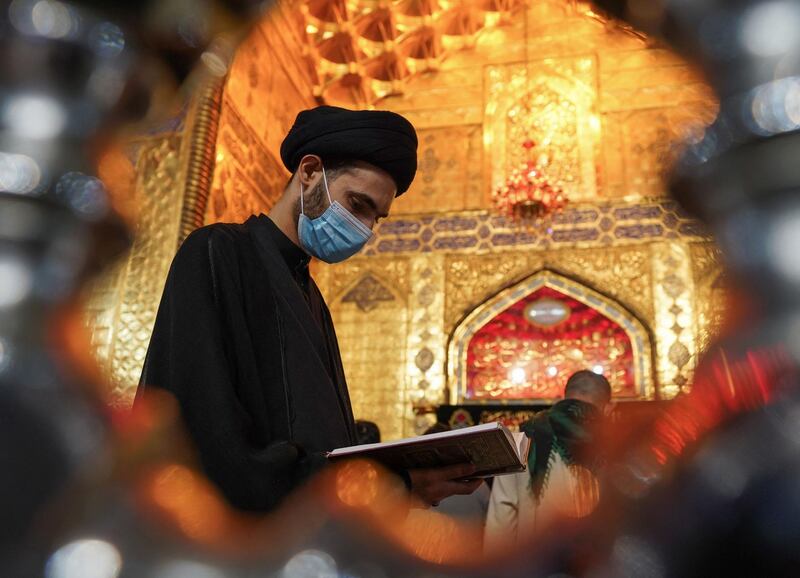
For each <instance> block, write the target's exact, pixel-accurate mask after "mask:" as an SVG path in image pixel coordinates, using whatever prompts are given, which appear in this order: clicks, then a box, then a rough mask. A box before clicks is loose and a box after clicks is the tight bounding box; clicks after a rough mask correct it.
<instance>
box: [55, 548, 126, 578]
mask: <svg viewBox="0 0 800 578" xmlns="http://www.w3.org/2000/svg"><path fill="white" fill-rule="evenodd" d="M121 569H122V555H121V554H120V552H119V550H118V549H117V547H116V546H114V545H113V544H111V543H110V542H106V541H105V540H99V539H96V538H85V539H81V540H75V541H74V542H70V543H69V544H66V545H64V546H62V547H61V548H59V549H58V550H56V552H55V553H54V554H53V555H52V556H51V557H50V560H48V562H47V566H46V569H45V576H46V578H116V577H117V576H118V575H119V573H120V570H121Z"/></svg>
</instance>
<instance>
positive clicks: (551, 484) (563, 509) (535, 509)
mask: <svg viewBox="0 0 800 578" xmlns="http://www.w3.org/2000/svg"><path fill="white" fill-rule="evenodd" d="M597 498H598V485H597V480H596V478H595V477H594V476H593V475H592V474H591V473H590V472H589V471H588V470H586V469H585V468H581V467H580V466H568V465H567V464H565V463H564V461H563V460H562V459H561V456H560V455H559V454H558V452H556V451H555V450H553V452H552V453H551V454H550V467H549V473H548V477H547V483H546V485H545V487H544V490H543V491H542V495H541V499H540V500H539V503H538V504H537V503H536V502H535V501H534V499H533V493H532V492H531V489H530V474H529V473H528V472H522V473H519V474H509V475H506V476H497V477H495V478H494V483H493V485H492V494H491V497H490V498H489V511H488V513H487V516H486V530H485V533H484V539H483V544H484V548H485V549H487V550H495V549H497V548H504V547H505V548H507V547H509V546H513V545H515V544H518V543H520V542H524V541H528V540H529V539H530V538H531V536H533V535H534V534H535V533H536V532H539V531H541V530H542V529H544V528H545V527H546V526H547V524H549V523H550V522H552V521H553V519H554V518H556V517H560V516H583V515H586V514H588V513H589V512H591V510H592V509H594V506H595V505H596V504H597Z"/></svg>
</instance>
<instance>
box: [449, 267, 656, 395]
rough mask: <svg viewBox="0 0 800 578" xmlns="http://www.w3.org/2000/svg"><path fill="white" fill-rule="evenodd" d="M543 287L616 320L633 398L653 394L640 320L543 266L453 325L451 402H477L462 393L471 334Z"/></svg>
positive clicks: (648, 345) (648, 354) (647, 345)
mask: <svg viewBox="0 0 800 578" xmlns="http://www.w3.org/2000/svg"><path fill="white" fill-rule="evenodd" d="M542 287H549V288H551V289H554V290H556V291H558V292H560V293H563V294H565V295H567V296H569V297H571V298H573V299H575V300H576V301H578V302H580V303H583V304H584V305H586V306H588V307H591V308H592V309H594V310H596V311H598V312H599V313H601V314H602V315H604V316H605V317H607V318H608V319H610V320H611V321H613V322H614V323H616V324H618V325H619V326H620V327H621V328H622V329H623V330H624V331H625V334H626V335H627V336H628V337H629V338H630V342H631V349H632V353H633V375H634V384H635V386H636V398H637V399H652V398H654V397H655V393H656V391H655V383H654V380H653V370H652V344H651V338H650V334H649V332H648V330H647V328H646V327H645V326H644V325H643V324H642V322H641V321H639V319H638V318H637V317H636V316H635V315H633V313H631V312H630V311H628V310H627V309H626V308H625V307H624V306H623V305H621V304H620V303H618V302H616V301H614V300H613V299H610V298H609V297H607V296H605V295H603V294H601V293H599V292H597V291H595V290H594V289H592V288H590V287H587V286H586V285H584V284H582V283H580V282H578V281H576V280H574V279H570V278H568V277H565V276H563V275H560V274H558V273H555V272H553V271H550V270H547V269H543V270H541V271H539V272H537V273H535V274H533V275H531V276H530V277H528V278H527V279H524V280H523V281H521V282H519V283H517V284H516V285H513V286H511V287H509V288H507V289H504V290H503V291H500V292H499V293H497V294H496V295H495V296H493V297H491V298H489V299H488V300H486V301H485V302H484V303H482V304H481V305H479V306H478V307H476V308H475V309H474V310H473V311H472V312H471V313H470V314H469V315H467V316H466V317H465V318H464V319H463V320H462V321H461V322H460V323H459V324H458V326H457V327H456V328H455V330H454V331H453V333H452V335H451V337H450V341H449V344H448V356H447V382H448V389H449V391H450V402H451V403H453V404H462V403H480V402H475V401H470V400H468V399H467V398H466V395H465V392H466V391H467V348H468V346H469V343H470V340H471V339H472V338H473V336H475V334H476V333H477V332H478V331H479V330H480V329H481V328H482V327H484V326H485V325H486V324H487V323H488V322H489V321H490V320H492V319H494V318H495V317H496V316H497V315H498V314H500V313H502V312H503V311H505V310H507V309H509V308H510V307H512V306H513V305H514V304H516V303H518V302H519V301H520V300H521V299H524V298H525V297H526V296H528V295H530V294H532V293H534V292H536V291H537V290H539V289H541V288H542ZM527 401H530V402H537V401H542V400H527Z"/></svg>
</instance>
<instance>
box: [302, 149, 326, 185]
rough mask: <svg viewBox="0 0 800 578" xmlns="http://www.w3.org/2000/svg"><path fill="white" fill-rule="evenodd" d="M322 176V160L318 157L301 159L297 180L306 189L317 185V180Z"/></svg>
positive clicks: (311, 156) (308, 156)
mask: <svg viewBox="0 0 800 578" xmlns="http://www.w3.org/2000/svg"><path fill="white" fill-rule="evenodd" d="M321 175H322V159H321V158H319V157H318V156H317V155H305V156H304V157H303V158H302V159H300V164H299V165H298V167H297V178H299V179H300V182H301V183H302V184H303V187H304V188H308V187H310V186H312V185H314V184H315V182H316V181H317V179H319V177H320V176H321Z"/></svg>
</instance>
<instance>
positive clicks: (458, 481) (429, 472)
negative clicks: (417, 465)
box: [408, 464, 483, 506]
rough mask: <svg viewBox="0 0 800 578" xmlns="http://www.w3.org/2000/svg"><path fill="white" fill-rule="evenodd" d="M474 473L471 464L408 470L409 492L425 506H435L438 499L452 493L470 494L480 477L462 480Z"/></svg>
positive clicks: (477, 485) (478, 484)
mask: <svg viewBox="0 0 800 578" xmlns="http://www.w3.org/2000/svg"><path fill="white" fill-rule="evenodd" d="M474 473H475V466H473V465H472V464H456V465H454V466H446V467H443V468H430V469H418V470H408V475H409V477H410V478H411V492H412V493H413V494H414V495H416V497H417V498H419V499H420V500H422V501H423V502H424V503H425V505H426V506H436V505H438V504H439V501H440V500H443V499H444V498H446V497H447V496H452V495H453V494H471V493H472V492H474V491H475V490H477V489H478V487H479V486H480V485H481V483H482V482H483V480H482V479H480V478H478V479H474V480H468V481H463V480H464V478H468V477H469V476H470V475H471V474H474Z"/></svg>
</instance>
